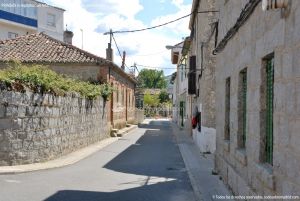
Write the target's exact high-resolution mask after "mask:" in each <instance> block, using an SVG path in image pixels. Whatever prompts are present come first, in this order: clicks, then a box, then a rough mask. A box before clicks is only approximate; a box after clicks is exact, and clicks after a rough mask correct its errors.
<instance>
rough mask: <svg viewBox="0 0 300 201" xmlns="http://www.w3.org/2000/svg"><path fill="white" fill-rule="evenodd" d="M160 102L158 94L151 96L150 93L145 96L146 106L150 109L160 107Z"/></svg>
mask: <svg viewBox="0 0 300 201" xmlns="http://www.w3.org/2000/svg"><path fill="white" fill-rule="evenodd" d="M159 102H160V100H159V95H158V94H150V93H148V92H146V93H145V95H144V104H145V105H147V106H150V107H156V106H158V104H159Z"/></svg>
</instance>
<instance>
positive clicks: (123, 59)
mask: <svg viewBox="0 0 300 201" xmlns="http://www.w3.org/2000/svg"><path fill="white" fill-rule="evenodd" d="M125 57H126V52H125V51H123V57H122V66H121V68H122V70H125Z"/></svg>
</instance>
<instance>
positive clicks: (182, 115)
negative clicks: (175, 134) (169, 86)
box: [179, 101, 185, 127]
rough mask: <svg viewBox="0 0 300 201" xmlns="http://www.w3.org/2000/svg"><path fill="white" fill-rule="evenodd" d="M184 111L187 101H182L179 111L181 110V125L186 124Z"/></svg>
mask: <svg viewBox="0 0 300 201" xmlns="http://www.w3.org/2000/svg"><path fill="white" fill-rule="evenodd" d="M184 111H185V102H184V101H180V106H179V112H180V123H181V126H182V127H183V126H184Z"/></svg>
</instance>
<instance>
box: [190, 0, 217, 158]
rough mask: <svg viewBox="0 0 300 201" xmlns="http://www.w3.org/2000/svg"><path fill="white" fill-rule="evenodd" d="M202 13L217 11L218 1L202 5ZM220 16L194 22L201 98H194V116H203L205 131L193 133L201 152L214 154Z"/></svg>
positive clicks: (200, 16) (205, 16)
mask: <svg viewBox="0 0 300 201" xmlns="http://www.w3.org/2000/svg"><path fill="white" fill-rule="evenodd" d="M199 3H200V4H199V6H198V9H197V10H198V11H199V12H201V11H205V10H216V1H215V0H205V1H199ZM217 20H218V19H217V14H216V13H202V14H197V15H196V17H195V20H194V25H193V28H194V36H193V38H192V43H191V54H192V55H196V58H197V62H196V63H197V72H196V73H197V76H196V80H197V81H196V82H197V89H198V90H197V95H196V96H195V97H193V99H192V100H193V103H192V105H193V106H192V114H193V115H195V114H196V107H197V108H198V112H201V130H198V129H193V131H192V135H193V139H194V141H195V143H196V145H197V146H198V147H199V149H200V151H201V152H210V153H214V151H215V149H216V143H215V139H216V130H215V128H216V105H215V104H216V101H215V99H216V94H215V91H216V89H215V88H216V80H215V67H216V56H215V55H213V54H212V52H213V50H214V47H215V34H216V29H215V26H216V25H215V22H217Z"/></svg>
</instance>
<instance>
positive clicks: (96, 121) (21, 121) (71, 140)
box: [0, 91, 109, 166]
mask: <svg viewBox="0 0 300 201" xmlns="http://www.w3.org/2000/svg"><path fill="white" fill-rule="evenodd" d="M108 136H109V133H108V129H107V116H106V107H104V105H103V100H102V98H100V97H99V98H98V99H96V100H88V99H83V98H80V97H78V96H76V95H70V96H66V97H59V96H53V95H50V94H44V95H42V94H34V93H31V92H26V93H18V92H11V91H1V92H0V165H2V166H3V165H19V164H28V163H37V162H43V161H47V160H50V159H54V158H57V157H59V156H62V155H64V154H67V153H69V152H72V151H75V150H78V149H79V148H81V147H85V146H88V145H89V144H92V143H95V142H97V141H100V140H102V139H104V138H107V137H108Z"/></svg>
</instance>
